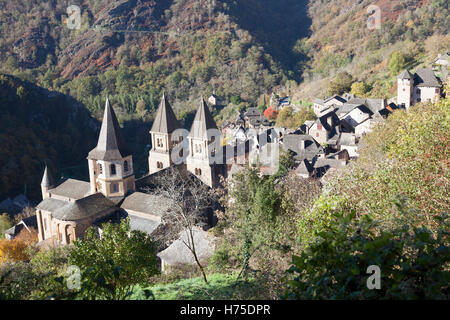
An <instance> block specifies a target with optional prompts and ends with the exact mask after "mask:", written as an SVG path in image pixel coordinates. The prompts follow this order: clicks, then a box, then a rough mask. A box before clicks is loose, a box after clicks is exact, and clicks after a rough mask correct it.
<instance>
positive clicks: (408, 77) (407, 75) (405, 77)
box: [398, 70, 414, 80]
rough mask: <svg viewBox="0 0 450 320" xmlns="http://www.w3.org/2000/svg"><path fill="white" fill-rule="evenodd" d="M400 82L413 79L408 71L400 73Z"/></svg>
mask: <svg viewBox="0 0 450 320" xmlns="http://www.w3.org/2000/svg"><path fill="white" fill-rule="evenodd" d="M398 78H399V79H400V80H412V79H413V78H414V77H413V75H412V74H411V72H409V71H408V70H404V71H403V72H402V73H400V74H399V75H398Z"/></svg>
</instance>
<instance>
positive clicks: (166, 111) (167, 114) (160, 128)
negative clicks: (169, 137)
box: [150, 92, 180, 134]
mask: <svg viewBox="0 0 450 320" xmlns="http://www.w3.org/2000/svg"><path fill="white" fill-rule="evenodd" d="M178 128H180V124H179V123H178V120H177V118H176V116H175V113H174V112H173V110H172V107H171V106H170V103H169V101H168V100H167V97H166V93H165V92H164V93H163V96H162V98H161V102H160V103H159V107H158V111H157V112H156V117H155V120H154V121H153V126H152V129H151V130H150V132H159V133H167V134H170V133H172V132H174V131H175V130H176V129H178Z"/></svg>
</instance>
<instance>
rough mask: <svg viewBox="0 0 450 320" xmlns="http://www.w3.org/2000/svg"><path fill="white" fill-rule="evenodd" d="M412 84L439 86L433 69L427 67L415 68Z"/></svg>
mask: <svg viewBox="0 0 450 320" xmlns="http://www.w3.org/2000/svg"><path fill="white" fill-rule="evenodd" d="M414 85H415V86H417V87H441V84H440V83H439V81H438V79H437V78H436V76H435V75H434V72H433V70H431V69H429V68H420V69H417V71H416V73H415V74H414Z"/></svg>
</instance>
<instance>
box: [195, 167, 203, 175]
mask: <svg viewBox="0 0 450 320" xmlns="http://www.w3.org/2000/svg"><path fill="white" fill-rule="evenodd" d="M195 175H196V176H201V175H202V169H199V168H195Z"/></svg>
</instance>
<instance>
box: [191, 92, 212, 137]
mask: <svg viewBox="0 0 450 320" xmlns="http://www.w3.org/2000/svg"><path fill="white" fill-rule="evenodd" d="M209 129H217V125H216V122H215V121H214V119H213V117H212V115H211V112H210V111H209V108H208V106H207V105H206V102H205V100H204V99H203V97H202V98H201V101H200V106H199V108H198V110H197V113H196V114H195V118H194V122H193V123H192V127H191V130H190V132H189V135H188V137H192V138H200V139H205V140H207V139H208V130H209ZM217 130H218V129H217Z"/></svg>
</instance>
